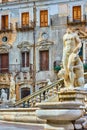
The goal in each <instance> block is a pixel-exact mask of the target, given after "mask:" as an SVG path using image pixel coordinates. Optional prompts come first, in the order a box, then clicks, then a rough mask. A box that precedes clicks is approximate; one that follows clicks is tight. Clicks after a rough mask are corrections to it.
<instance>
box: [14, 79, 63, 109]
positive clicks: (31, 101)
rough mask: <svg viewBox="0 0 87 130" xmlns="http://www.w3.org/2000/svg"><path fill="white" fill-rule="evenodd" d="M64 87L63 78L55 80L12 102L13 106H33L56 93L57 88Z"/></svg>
mask: <svg viewBox="0 0 87 130" xmlns="http://www.w3.org/2000/svg"><path fill="white" fill-rule="evenodd" d="M61 87H64V82H63V79H60V80H57V81H55V82H54V83H52V84H51V85H47V86H46V87H44V88H42V89H41V90H38V91H37V92H34V93H33V94H32V95H29V96H27V97H25V98H23V99H21V100H19V101H17V102H16V103H15V104H14V107H33V106H35V104H36V103H37V102H41V101H43V100H46V99H48V97H51V96H53V95H57V93H58V90H59V89H60V88H61Z"/></svg>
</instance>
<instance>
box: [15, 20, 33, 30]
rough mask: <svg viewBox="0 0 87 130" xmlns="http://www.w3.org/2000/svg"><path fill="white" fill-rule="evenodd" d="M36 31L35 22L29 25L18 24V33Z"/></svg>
mask: <svg viewBox="0 0 87 130" xmlns="http://www.w3.org/2000/svg"><path fill="white" fill-rule="evenodd" d="M33 29H34V24H33V22H32V21H31V22H29V23H28V24H20V23H16V30H17V31H29V30H33Z"/></svg>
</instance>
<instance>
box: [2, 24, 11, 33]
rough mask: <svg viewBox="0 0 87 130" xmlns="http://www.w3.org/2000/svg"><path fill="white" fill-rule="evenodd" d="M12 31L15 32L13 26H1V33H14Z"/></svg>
mask: <svg viewBox="0 0 87 130" xmlns="http://www.w3.org/2000/svg"><path fill="white" fill-rule="evenodd" d="M12 30H13V24H12V23H10V24H9V25H8V26H1V28H0V33H3V32H12Z"/></svg>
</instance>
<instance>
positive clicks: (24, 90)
mask: <svg viewBox="0 0 87 130" xmlns="http://www.w3.org/2000/svg"><path fill="white" fill-rule="evenodd" d="M28 95H30V88H27V87H26V88H21V99H22V98H24V97H26V96H28Z"/></svg>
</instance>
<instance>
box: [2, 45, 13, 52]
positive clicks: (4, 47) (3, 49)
mask: <svg viewBox="0 0 87 130" xmlns="http://www.w3.org/2000/svg"><path fill="white" fill-rule="evenodd" d="M11 47H12V46H11V45H9V44H6V43H3V44H0V54H1V53H8V52H9V50H10V48H11Z"/></svg>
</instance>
